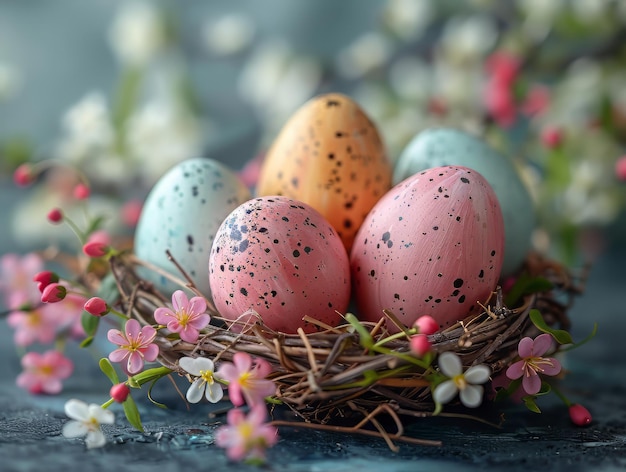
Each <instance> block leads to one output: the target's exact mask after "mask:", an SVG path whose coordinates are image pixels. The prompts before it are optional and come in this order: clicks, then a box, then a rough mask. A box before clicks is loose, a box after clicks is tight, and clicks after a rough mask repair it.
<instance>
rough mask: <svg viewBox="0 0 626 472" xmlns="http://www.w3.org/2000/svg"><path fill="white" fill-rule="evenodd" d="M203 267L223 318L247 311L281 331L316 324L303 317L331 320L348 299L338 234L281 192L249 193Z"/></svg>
mask: <svg viewBox="0 0 626 472" xmlns="http://www.w3.org/2000/svg"><path fill="white" fill-rule="evenodd" d="M209 272H210V275H209V278H210V281H211V290H212V293H213V300H214V302H215V306H216V307H217V309H218V311H219V312H220V314H221V315H222V316H223V317H224V318H226V319H228V320H233V321H234V320H240V321H246V320H245V319H243V318H242V315H244V314H245V313H249V311H250V310H254V311H255V312H257V313H258V315H259V316H260V317H261V318H262V320H263V322H264V323H265V325H266V326H268V327H270V328H271V329H273V330H275V331H280V332H283V333H295V332H296V331H297V330H298V328H302V329H304V331H306V332H312V331H315V330H316V329H317V328H318V326H317V325H315V324H311V323H307V322H305V321H303V317H304V316H308V317H310V318H312V319H315V320H317V321H319V322H321V323H324V324H325V325H330V326H334V325H336V324H337V323H338V322H339V320H340V319H341V317H340V314H339V313H344V312H345V310H346V308H347V306H348V302H349V299H350V264H349V261H348V254H347V252H346V250H345V248H344V245H343V242H342V241H341V238H340V237H339V234H338V233H337V231H336V230H335V229H334V228H333V227H332V226H331V224H330V223H329V222H328V221H327V220H326V219H325V218H324V217H323V216H322V215H321V214H320V213H319V212H318V211H317V210H315V209H313V208H312V207H311V206H309V205H307V204H306V203H303V202H300V201H298V200H294V199H291V198H287V197H283V196H267V197H261V198H255V199H253V200H250V201H248V202H245V203H243V204H242V205H241V206H239V207H238V208H237V209H235V210H234V211H233V212H232V213H231V214H230V215H228V217H226V219H225V220H224V222H223V223H222V226H221V227H220V229H219V230H218V232H217V235H216V236H215V242H214V243H213V248H212V249H211V257H210V259H209ZM233 328H234V329H237V328H238V325H234V326H233Z"/></svg>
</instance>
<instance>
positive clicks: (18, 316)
mask: <svg viewBox="0 0 626 472" xmlns="http://www.w3.org/2000/svg"><path fill="white" fill-rule="evenodd" d="M54 306H55V305H40V306H38V307H37V308H34V309H32V310H16V311H13V312H12V313H10V314H9V316H8V318H7V323H8V324H9V326H10V327H12V328H13V329H15V333H14V335H13V339H14V341H15V344H16V345H18V346H22V347H24V346H29V345H31V344H33V343H34V342H37V341H38V342H40V343H42V344H50V343H51V342H52V341H54V338H55V336H56V333H57V327H58V319H57V316H56V310H54V309H52V307H54Z"/></svg>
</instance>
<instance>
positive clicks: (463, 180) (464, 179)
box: [461, 177, 469, 184]
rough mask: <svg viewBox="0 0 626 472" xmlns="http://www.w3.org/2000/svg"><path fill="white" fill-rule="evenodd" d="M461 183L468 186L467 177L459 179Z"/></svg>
mask: <svg viewBox="0 0 626 472" xmlns="http://www.w3.org/2000/svg"><path fill="white" fill-rule="evenodd" d="M461 182H463V183H464V184H469V179H468V178H467V177H461Z"/></svg>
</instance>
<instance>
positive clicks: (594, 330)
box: [561, 323, 598, 352]
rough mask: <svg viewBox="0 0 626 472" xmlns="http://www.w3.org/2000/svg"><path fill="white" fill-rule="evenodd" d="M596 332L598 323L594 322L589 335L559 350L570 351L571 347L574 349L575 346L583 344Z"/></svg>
mask: <svg viewBox="0 0 626 472" xmlns="http://www.w3.org/2000/svg"><path fill="white" fill-rule="evenodd" d="M597 332H598V323H594V324H593V329H592V330H591V333H589V336H587V337H586V338H585V339H583V340H582V341H579V342H577V343H575V344H572V345H571V346H568V347H567V348H566V349H561V352H565V351H571V350H572V349H575V348H577V347H580V346H582V345H583V344H586V343H587V342H589V341H590V340H591V339H593V338H594V337H595V335H596V333H597Z"/></svg>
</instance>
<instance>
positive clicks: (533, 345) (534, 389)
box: [506, 333, 561, 395]
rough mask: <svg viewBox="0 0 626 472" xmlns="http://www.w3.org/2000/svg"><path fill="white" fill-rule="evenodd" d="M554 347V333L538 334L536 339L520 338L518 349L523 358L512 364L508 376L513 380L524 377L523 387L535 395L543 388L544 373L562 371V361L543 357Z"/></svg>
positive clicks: (528, 392) (553, 373)
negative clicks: (540, 375) (541, 376)
mask: <svg viewBox="0 0 626 472" xmlns="http://www.w3.org/2000/svg"><path fill="white" fill-rule="evenodd" d="M551 347H552V335H550V334H548V333H544V334H541V335H539V336H537V337H536V338H535V339H534V340H533V339H531V338H529V337H526V338H522V340H520V342H519V344H518V346H517V351H518V354H519V356H520V357H521V360H519V361H517V362H516V363H514V364H512V365H511V366H510V367H509V368H508V369H507V371H506V376H507V377H508V378H510V379H512V380H515V379H519V378H520V377H523V378H522V387H523V388H524V390H525V391H526V393H527V394H529V395H535V394H537V393H538V392H539V390H540V389H541V378H540V377H539V374H543V375H550V376H553V375H557V374H558V373H559V372H561V363H560V362H559V361H558V360H556V359H555V358H553V357H542V356H543V355H544V354H545V353H546V352H548V350H549V349H550V348H551Z"/></svg>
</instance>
